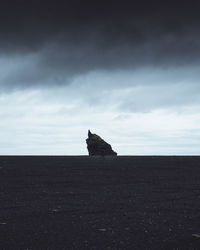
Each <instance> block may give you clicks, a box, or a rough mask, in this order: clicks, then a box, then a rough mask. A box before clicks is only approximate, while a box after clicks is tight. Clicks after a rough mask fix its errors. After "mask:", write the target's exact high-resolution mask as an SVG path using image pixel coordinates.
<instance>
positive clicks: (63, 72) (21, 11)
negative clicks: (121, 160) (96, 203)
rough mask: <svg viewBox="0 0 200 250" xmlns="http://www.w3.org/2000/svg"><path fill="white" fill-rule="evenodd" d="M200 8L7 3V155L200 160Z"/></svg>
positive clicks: (2, 12) (2, 147)
mask: <svg viewBox="0 0 200 250" xmlns="http://www.w3.org/2000/svg"><path fill="white" fill-rule="evenodd" d="M199 7H200V6H199V4H198V3H197V2H196V1H195V2H193V1H178V0H174V1H173V2H172V1H151V0H149V1H142V0H141V1H134V0H132V1H125V0H124V1H117V0H116V1H109V0H107V1H105V0H101V1H98V0H96V1H88V0H85V1H83V0H82V1H76V0H73V1H72V0H68V1H62V0H60V1H52V0H48V1H46V0H43V1H38V0H34V1H31V0H29V1H27V0H26V1H25V0H13V1H11V0H7V1H5V0H2V1H1V8H0V121H1V122H0V155H87V154H88V152H87V148H86V142H85V139H86V138H87V131H88V129H90V130H91V132H92V133H96V134H98V135H100V136H101V137H102V138H103V139H104V140H105V141H107V142H108V143H110V144H111V145H112V148H113V149H114V150H115V151H116V152H117V153H118V155H199V153H200V83H199V79H200V33H199V30H200V15H199Z"/></svg>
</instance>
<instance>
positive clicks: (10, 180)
mask: <svg viewBox="0 0 200 250" xmlns="http://www.w3.org/2000/svg"><path fill="white" fill-rule="evenodd" d="M0 200H1V203H0V249H24V250H25V249H29V250H30V249H134V250H136V249H153V250H155V249H181V250H182V249H200V238H198V237H196V236H198V235H196V236H194V234H200V157H173V156H169V157H167V156H166V157H151V156H148V157H147V156H146V157H142V156H141V157H128V156H127V157H86V156H85V157H84V156H80V157H61V156H59V157H53V156H52V157H49V156H44V157H42V156H35V157H34V156H31V157H4V156H2V157H0Z"/></svg>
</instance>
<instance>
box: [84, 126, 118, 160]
mask: <svg viewBox="0 0 200 250" xmlns="http://www.w3.org/2000/svg"><path fill="white" fill-rule="evenodd" d="M86 143H87V149H88V153H89V155H90V156H91V155H114V156H116V155H117V153H116V152H114V151H113V150H112V147H111V145H110V144H108V143H107V142H105V141H104V140H103V139H102V138H101V137H100V136H98V135H96V134H92V133H91V132H90V130H88V138H87V139H86Z"/></svg>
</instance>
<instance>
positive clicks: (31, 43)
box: [0, 0, 200, 86]
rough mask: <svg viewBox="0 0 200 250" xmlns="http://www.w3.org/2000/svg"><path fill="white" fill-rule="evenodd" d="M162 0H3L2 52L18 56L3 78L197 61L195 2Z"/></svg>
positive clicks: (65, 77) (62, 78) (60, 77)
mask: <svg viewBox="0 0 200 250" xmlns="http://www.w3.org/2000/svg"><path fill="white" fill-rule="evenodd" d="M161 2H162V1H159V2H156V1H123V2H122V1H20V0H15V1H9V0H8V1H2V2H1V8H0V53H1V55H2V56H3V57H9V58H12V57H15V58H18V59H17V60H16V61H17V62H19V65H18V66H16V68H15V69H13V71H12V72H10V73H9V74H8V75H6V76H5V77H4V82H5V84H6V85H7V86H11V85H15V84H16V85H20V86H29V85H31V86H32V85H35V84H62V83H69V81H70V80H71V78H73V77H74V76H77V75H80V74H84V73H87V72H89V71H92V70H98V69H104V70H118V69H130V68H136V67H141V66H145V65H155V66H158V65H159V66H160V65H161V66H162V65H163V66H173V65H179V64H188V63H196V62H198V61H199V56H200V43H199V34H198V32H197V31H198V28H199V26H200V18H199V13H198V6H197V5H194V4H192V3H190V4H189V3H186V2H184V1H182V2H180V1H174V2H173V3H171V4H170V3H163V2H162V3H161ZM24 55H30V57H27V56H25V59H24ZM32 55H34V57H32ZM22 61H24V62H25V64H23V63H22V64H20V63H21V62H22ZM26 62H27V63H26Z"/></svg>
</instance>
